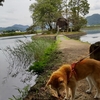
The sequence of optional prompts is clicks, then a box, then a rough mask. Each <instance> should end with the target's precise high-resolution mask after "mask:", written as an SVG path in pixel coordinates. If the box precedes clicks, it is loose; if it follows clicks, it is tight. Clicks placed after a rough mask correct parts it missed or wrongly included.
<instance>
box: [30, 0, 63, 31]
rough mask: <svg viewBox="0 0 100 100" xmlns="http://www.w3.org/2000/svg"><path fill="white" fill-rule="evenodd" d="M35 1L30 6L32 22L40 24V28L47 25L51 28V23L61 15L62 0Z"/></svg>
mask: <svg viewBox="0 0 100 100" xmlns="http://www.w3.org/2000/svg"><path fill="white" fill-rule="evenodd" d="M36 1H37V2H36V3H34V4H32V5H31V6H30V11H31V12H32V19H33V24H36V25H41V28H44V27H45V26H48V28H49V29H50V30H52V28H53V27H52V23H53V22H55V21H56V19H57V18H58V17H59V16H61V11H62V7H61V3H62V0H55V1H54V0H36Z"/></svg>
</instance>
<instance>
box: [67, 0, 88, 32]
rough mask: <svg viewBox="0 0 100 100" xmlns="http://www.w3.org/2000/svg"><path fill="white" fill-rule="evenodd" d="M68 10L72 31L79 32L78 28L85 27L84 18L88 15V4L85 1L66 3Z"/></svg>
mask: <svg viewBox="0 0 100 100" xmlns="http://www.w3.org/2000/svg"><path fill="white" fill-rule="evenodd" d="M68 7H69V10H70V11H71V18H70V19H71V20H72V23H73V28H74V31H79V30H80V28H81V27H82V26H84V25H86V23H87V21H86V19H85V18H84V16H85V15H86V14H88V13H89V8H90V7H89V4H88V1H87V0H70V1H69V3H68Z"/></svg>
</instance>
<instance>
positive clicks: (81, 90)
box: [58, 35, 95, 100]
mask: <svg viewBox="0 0 100 100" xmlns="http://www.w3.org/2000/svg"><path fill="white" fill-rule="evenodd" d="M58 39H59V41H60V43H59V50H60V51H62V64H63V63H73V62H76V61H79V60H80V59H82V58H84V57H86V56H87V55H88V54H89V47H90V44H88V43H83V42H80V41H78V40H73V39H66V37H65V36H63V35H59V36H58ZM87 89H88V84H87V82H86V80H85V79H83V80H81V81H79V82H78V87H77V90H76V95H77V96H78V97H77V98H76V100H94V98H93V97H94V93H95V89H93V91H92V93H91V94H87V93H85V91H86V90H87Z"/></svg>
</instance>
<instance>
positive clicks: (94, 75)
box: [46, 58, 100, 100]
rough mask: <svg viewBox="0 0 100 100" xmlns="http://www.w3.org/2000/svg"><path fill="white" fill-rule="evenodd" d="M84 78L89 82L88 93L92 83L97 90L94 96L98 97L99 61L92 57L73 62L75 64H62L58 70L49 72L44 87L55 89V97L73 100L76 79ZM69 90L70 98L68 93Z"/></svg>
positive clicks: (99, 91)
mask: <svg viewBox="0 0 100 100" xmlns="http://www.w3.org/2000/svg"><path fill="white" fill-rule="evenodd" d="M84 78H86V79H87V81H88V83H89V89H88V90H87V91H86V92H87V93H90V92H91V90H92V87H93V85H94V86H95V87H96V89H97V92H96V94H95V96H94V98H100V61H97V60H94V59H89V58H87V59H83V60H80V61H79V62H77V63H75V66H74V67H73V66H71V65H68V64H65V65H62V66H61V67H60V68H59V69H58V70H56V71H55V72H53V73H52V74H51V77H50V79H49V80H48V82H47V84H46V87H48V86H50V88H51V89H52V90H54V91H56V92H55V93H56V97H57V98H62V99H63V100H65V99H66V100H74V98H75V90H76V85H77V81H80V80H81V79H84ZM69 90H70V92H71V98H70V95H69V94H70V93H69Z"/></svg>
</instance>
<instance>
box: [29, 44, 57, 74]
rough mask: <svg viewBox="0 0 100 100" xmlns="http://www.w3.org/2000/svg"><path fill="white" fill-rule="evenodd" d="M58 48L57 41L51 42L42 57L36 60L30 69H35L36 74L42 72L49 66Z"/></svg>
mask: <svg viewBox="0 0 100 100" xmlns="http://www.w3.org/2000/svg"><path fill="white" fill-rule="evenodd" d="M56 48H57V45H56V43H53V44H51V45H50V47H49V48H47V49H46V50H45V52H44V55H43V56H42V58H41V59H40V60H39V61H35V62H34V63H33V65H31V66H30V68H29V71H33V72H35V73H36V74H41V73H42V72H43V71H44V69H45V67H46V66H48V63H49V62H50V61H51V60H52V59H53V55H54V53H55V51H56Z"/></svg>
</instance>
